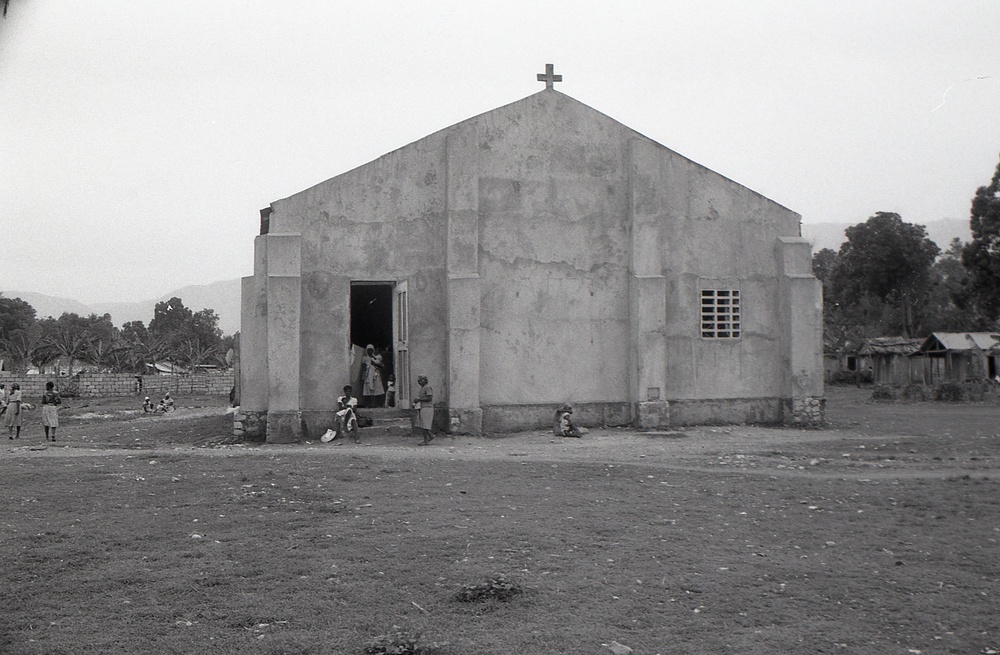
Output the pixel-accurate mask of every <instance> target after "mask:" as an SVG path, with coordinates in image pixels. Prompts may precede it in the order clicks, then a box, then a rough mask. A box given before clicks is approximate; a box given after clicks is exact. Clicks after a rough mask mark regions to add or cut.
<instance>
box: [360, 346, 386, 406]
mask: <svg viewBox="0 0 1000 655" xmlns="http://www.w3.org/2000/svg"><path fill="white" fill-rule="evenodd" d="M361 376H362V377H361V383H362V389H361V395H362V396H364V399H365V407H381V406H382V403H383V402H384V400H385V398H384V395H385V387H383V386H382V355H379V354H378V353H377V352H375V346H373V345H372V344H368V345H367V346H365V354H364V356H363V357H362V358H361Z"/></svg>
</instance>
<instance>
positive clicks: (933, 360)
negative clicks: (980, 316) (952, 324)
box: [911, 332, 1000, 385]
mask: <svg viewBox="0 0 1000 655" xmlns="http://www.w3.org/2000/svg"><path fill="white" fill-rule="evenodd" d="M911 358H912V359H913V360H914V363H915V364H916V367H915V369H914V370H915V371H918V370H919V372H920V373H919V375H920V377H919V378H915V380H916V379H919V380H920V381H922V382H923V383H924V384H927V385H937V384H941V383H942V382H949V381H950V382H965V381H966V380H988V379H993V378H994V377H996V375H997V364H998V359H1000V333H996V332H934V333H933V334H931V335H930V336H929V337H927V338H926V339H924V342H923V343H922V344H921V345H920V348H918V349H917V351H916V352H915V353H913V354H912V355H911Z"/></svg>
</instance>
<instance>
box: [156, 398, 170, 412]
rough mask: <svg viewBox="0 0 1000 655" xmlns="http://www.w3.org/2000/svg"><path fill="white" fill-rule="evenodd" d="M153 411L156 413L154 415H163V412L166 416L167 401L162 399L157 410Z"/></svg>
mask: <svg viewBox="0 0 1000 655" xmlns="http://www.w3.org/2000/svg"><path fill="white" fill-rule="evenodd" d="M153 411H154V413H157V414H158V413H161V412H162V413H163V414H166V413H167V401H166V400H165V399H162V398H161V399H160V402H159V404H157V405H156V409H155V410H153Z"/></svg>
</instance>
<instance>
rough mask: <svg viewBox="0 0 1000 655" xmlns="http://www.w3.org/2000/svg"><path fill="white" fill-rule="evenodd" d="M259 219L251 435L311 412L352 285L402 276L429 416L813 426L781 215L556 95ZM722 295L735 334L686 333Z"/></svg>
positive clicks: (490, 421) (331, 373) (250, 354)
mask: <svg viewBox="0 0 1000 655" xmlns="http://www.w3.org/2000/svg"><path fill="white" fill-rule="evenodd" d="M264 213H266V214H267V227H266V230H264V229H262V234H261V235H260V236H258V237H257V243H256V255H255V264H254V275H253V276H252V277H248V278H245V279H244V283H243V316H242V319H243V320H242V333H241V367H242V368H241V390H242V409H243V411H244V413H249V414H251V415H256V416H257V417H258V419H259V420H258V421H257V422H256V423H255V425H258V426H259V428H258V429H259V430H260V431H261V432H263V433H266V436H267V439H268V440H269V441H276V442H283V441H295V440H298V439H301V438H304V437H315V436H316V435H317V434H319V433H321V432H322V431H323V430H325V429H326V427H328V423H329V421H330V416H331V411H332V409H333V407H332V405H333V402H334V399H335V398H336V396H337V395H338V394H339V390H340V387H341V386H342V384H343V381H344V380H345V379H347V376H348V369H349V367H350V357H351V345H350V343H349V340H350V338H349V336H348V335H349V332H350V320H351V308H350V306H349V302H348V297H349V292H350V286H351V283H352V282H359V281H361V282H363V281H377V282H381V283H386V284H391V285H394V288H396V289H399V290H403V289H405V290H406V297H407V298H408V305H407V307H406V308H405V314H406V315H405V322H406V329H407V335H406V336H407V342H406V346H405V347H406V352H407V353H408V354H407V357H406V359H407V360H408V368H407V371H410V372H412V375H410V381H411V382H412V384H413V385H415V382H416V373H425V374H427V375H428V376H429V378H430V379H431V384H432V386H433V387H434V389H435V401H436V402H435V404H436V406H438V407H439V408H440V411H439V412H438V414H439V415H440V416H441V417H442V423H441V425H440V426H439V428H440V429H444V430H448V431H452V432H457V433H472V434H479V433H481V432H484V431H486V432H499V431H505V430H514V429H525V428H535V427H541V426H544V425H547V424H548V423H549V422H550V420H551V416H552V412H553V410H554V409H555V408H556V407H557V406H558V405H560V404H562V403H564V402H572V403H574V405H575V407H576V408H577V412H576V416H577V418H578V419H579V420H580V421H581V422H582V423H584V424H594V425H638V426H642V427H667V426H677V425H684V424H689V423H699V422H706V421H710V422H744V421H751V422H764V423H780V422H795V423H809V424H812V423H816V422H819V421H821V420H822V396H823V386H822V385H823V366H822V345H821V344H822V338H821V329H822V298H821V292H820V284H819V282H818V281H817V280H816V279H815V278H814V277H813V276H812V273H811V252H810V248H809V245H808V243H807V242H806V241H805V240H803V239H801V238H800V233H799V221H800V217H799V216H798V214H795V213H794V212H792V211H790V210H788V209H786V208H784V207H782V206H780V205H778V204H776V203H774V202H773V201H771V200H768V199H767V198H765V197H763V196H761V195H759V194H757V193H755V192H753V191H751V190H749V189H747V188H745V187H743V186H740V185H739V184H737V183H735V182H733V181H731V180H728V179H726V178H724V177H723V176H721V175H719V174H717V173H715V172H713V171H711V170H709V169H706V168H704V167H703V166H700V165H698V164H696V163H694V162H692V161H690V160H688V159H686V158H685V157H682V156H681V155H678V154H677V153H675V152H673V151H671V150H669V149H668V148H666V147H664V146H662V145H660V144H658V143H656V142H654V141H652V140H650V139H648V138H646V137H644V136H642V135H641V134H638V133H637V132H635V131H633V130H631V129H629V128H628V127H626V126H624V125H622V124H620V123H618V122H617V121H614V120H612V119H611V118H609V117H607V116H605V115H604V114H601V113H600V112H597V111H595V110H593V109H591V108H590V107H587V106H586V105H584V104H582V103H580V102H578V101H576V100H574V99H572V98H570V97H568V96H566V95H564V94H562V93H559V92H557V91H555V90H552V89H546V90H544V91H541V92H539V93H536V94H534V95H531V96H529V97H527V98H524V99H522V100H520V101H517V102H515V103H512V104H510V105H507V106H504V107H501V108H499V109H496V110H493V111H491V112H487V113H485V114H482V115H480V116H476V117H474V118H471V119H469V120H467V121H464V122H462V123H459V124H457V125H454V126H452V127H449V128H446V129H444V130H441V131H440V132H436V133H434V134H431V135H429V136H427V137H425V138H423V139H421V140H419V141H417V142H415V143H412V144H410V145H407V146H405V147H403V148H400V149H399V150H396V151H394V152H391V153H389V154H387V155H385V156H383V157H381V158H379V159H377V160H375V161H373V162H370V163H368V164H365V165H363V166H361V167H359V168H356V169H354V170H351V171H348V172H347V173H344V174H342V175H339V176H337V177H335V178H332V179H330V180H327V181H326V182H322V183H320V184H318V185H316V186H314V187H312V188H310V189H307V190H305V191H302V192H301V193H297V194H295V195H293V196H291V197H289V198H285V199H283V200H279V201H276V202H274V203H272V205H271V206H270V207H269V208H268V209H267V210H265V212H264ZM717 292H718V293H719V295H718V298H719V299H716V300H713V298H717V297H716V296H715V295H713V294H716V293H717ZM730 292H737V293H738V297H739V310H740V319H741V322H740V326H739V335H738V337H733V336H732V335H731V334H729V333H722V332H720V333H721V334H726V335H728V336H725V337H724V338H717V337H715V336H706V331H705V330H704V329H703V323H702V320H703V313H704V310H703V307H704V306H705V303H706V302H717V303H720V304H721V303H723V302H728V300H725V301H724V300H722V299H721V298H723V297H724V298H726V299H728V298H730V296H728V295H725V294H728V293H730ZM705 294H708V295H707V296H706V295H705ZM706 297H707V298H708V300H707V301H706V299H705V298H706ZM720 311H722V310H720ZM401 313H403V310H402V309H401V308H400V307H399V306H394V309H393V318H392V320H393V321H395V322H398V321H399V320H400V319H401V318H402V317H401V316H400V314H401ZM397 328H398V326H397ZM394 329H395V328H394ZM398 366H399V362H398V361H397V367H398ZM407 371H397V374H400V373H403V374H405V373H406V372H407ZM400 383H401V384H406V381H405V380H400ZM409 391H410V390H409V389H400V393H401V395H402V396H404V400H405V397H407V396H408V393H409Z"/></svg>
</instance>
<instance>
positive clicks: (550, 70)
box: [537, 64, 562, 89]
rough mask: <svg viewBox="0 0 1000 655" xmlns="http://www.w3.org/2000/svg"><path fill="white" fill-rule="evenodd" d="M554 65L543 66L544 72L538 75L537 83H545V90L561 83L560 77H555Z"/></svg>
mask: <svg viewBox="0 0 1000 655" xmlns="http://www.w3.org/2000/svg"><path fill="white" fill-rule="evenodd" d="M555 68H556V67H555V64H545V72H544V73H539V74H538V76H537V77H538V81H539V82H545V88H546V89H551V88H552V84H553V83H554V82H562V75H556V74H555V73H554V71H555Z"/></svg>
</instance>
